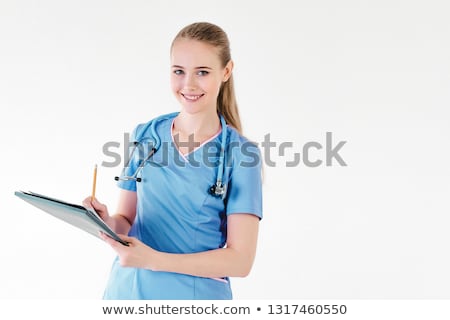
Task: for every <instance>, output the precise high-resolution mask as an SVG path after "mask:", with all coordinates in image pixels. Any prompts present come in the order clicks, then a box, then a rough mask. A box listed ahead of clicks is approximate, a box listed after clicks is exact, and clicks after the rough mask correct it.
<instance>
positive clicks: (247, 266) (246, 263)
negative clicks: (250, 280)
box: [235, 257, 253, 278]
mask: <svg viewBox="0 0 450 320" xmlns="http://www.w3.org/2000/svg"><path fill="white" fill-rule="evenodd" d="M252 267H253V257H251V258H249V257H247V258H246V259H242V260H241V263H240V266H239V268H238V269H237V270H236V271H237V272H236V275H235V276H236V277H239V278H245V277H247V276H248V275H249V274H250V272H251V271H252Z"/></svg>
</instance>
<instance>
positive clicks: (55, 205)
mask: <svg viewBox="0 0 450 320" xmlns="http://www.w3.org/2000/svg"><path fill="white" fill-rule="evenodd" d="M14 195H16V196H17V197H19V198H20V199H22V200H24V201H26V202H28V203H29V204H31V205H33V206H35V207H37V208H39V209H41V210H43V211H45V212H47V213H48V214H50V215H52V216H54V217H56V218H58V219H61V220H63V221H65V222H67V223H69V224H71V225H73V226H75V227H77V228H79V229H81V230H84V231H86V232H88V233H90V234H91V235H93V236H95V237H97V238H100V235H99V232H100V231H101V232H103V233H105V234H107V235H108V236H109V237H111V238H113V239H114V240H116V241H118V242H120V243H121V244H123V245H125V246H128V245H129V244H128V242H126V241H123V240H122V239H120V238H119V236H118V235H117V234H116V233H115V232H114V231H113V230H112V229H111V228H110V227H109V226H108V225H107V224H106V223H105V222H104V221H103V220H102V219H101V218H100V216H99V215H98V214H97V212H95V210H94V209H93V208H86V207H84V206H81V205H78V204H73V203H68V202H65V201H62V200H58V199H55V198H50V197H47V196H44V195H42V194H39V193H35V192H31V191H28V192H26V191H16V192H14Z"/></svg>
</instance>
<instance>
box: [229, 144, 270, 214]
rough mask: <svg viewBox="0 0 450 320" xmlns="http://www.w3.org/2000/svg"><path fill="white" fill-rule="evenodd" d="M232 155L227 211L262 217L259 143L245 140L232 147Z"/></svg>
mask: <svg viewBox="0 0 450 320" xmlns="http://www.w3.org/2000/svg"><path fill="white" fill-rule="evenodd" d="M232 157H233V165H232V170H231V176H230V180H229V183H228V196H227V207H226V213H227V215H230V214H233V213H248V214H253V215H256V216H257V217H259V218H260V219H262V175H261V174H262V172H261V153H260V151H259V149H258V147H257V145H255V144H254V143H252V142H249V141H244V142H243V143H241V144H240V146H239V148H233V149H232Z"/></svg>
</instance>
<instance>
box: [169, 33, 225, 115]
mask: <svg viewBox="0 0 450 320" xmlns="http://www.w3.org/2000/svg"><path fill="white" fill-rule="evenodd" d="M232 67H233V63H232V62H231V61H230V62H229V63H228V64H227V65H226V66H225V67H223V66H222V63H221V61H220V60H219V56H218V51H217V49H216V48H215V47H213V46H211V45H209V44H206V43H203V42H201V41H197V40H191V39H183V38H181V39H177V40H176V41H175V43H174V44H173V46H172V52H171V86H172V92H173V94H174V95H175V97H176V98H177V99H178V101H179V102H180V103H181V106H182V107H183V109H184V111H186V112H188V113H198V112H212V111H215V110H216V105H217V96H218V94H219V90H220V87H221V85H222V83H223V82H225V81H227V80H228V79H229V78H230V76H231V71H232Z"/></svg>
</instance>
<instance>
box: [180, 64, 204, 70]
mask: <svg viewBox="0 0 450 320" xmlns="http://www.w3.org/2000/svg"><path fill="white" fill-rule="evenodd" d="M172 68H178V69H184V67H182V66H179V65H176V64H175V65H173V66H172ZM195 69H209V70H212V68H210V67H206V66H200V67H195Z"/></svg>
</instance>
